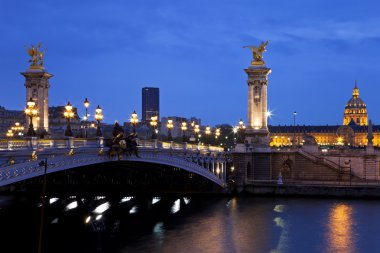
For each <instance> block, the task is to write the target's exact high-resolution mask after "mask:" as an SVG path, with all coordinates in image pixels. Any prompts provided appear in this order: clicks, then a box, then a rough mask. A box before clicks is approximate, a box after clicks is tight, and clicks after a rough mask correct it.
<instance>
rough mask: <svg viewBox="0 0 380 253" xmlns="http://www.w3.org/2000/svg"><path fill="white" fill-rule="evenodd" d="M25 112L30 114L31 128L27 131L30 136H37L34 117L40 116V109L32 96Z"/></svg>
mask: <svg viewBox="0 0 380 253" xmlns="http://www.w3.org/2000/svg"><path fill="white" fill-rule="evenodd" d="M25 114H26V115H27V116H29V128H28V132H27V133H26V134H27V135H28V136H36V131H34V126H33V118H34V117H38V110H37V105H36V102H34V101H33V99H32V98H30V99H29V101H28V102H27V103H26V109H25Z"/></svg>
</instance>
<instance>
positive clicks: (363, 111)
mask: <svg viewBox="0 0 380 253" xmlns="http://www.w3.org/2000/svg"><path fill="white" fill-rule="evenodd" d="M350 122H351V125H352V124H353V123H354V124H356V125H359V126H368V115H367V107H366V105H365V103H364V101H363V100H362V99H361V98H360V97H359V89H358V86H357V84H356V82H355V87H354V91H353V92H352V98H351V99H350V100H348V102H347V104H346V107H345V109H344V116H343V125H345V126H346V125H349V124H350Z"/></svg>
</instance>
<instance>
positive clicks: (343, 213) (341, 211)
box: [327, 203, 357, 253]
mask: <svg viewBox="0 0 380 253" xmlns="http://www.w3.org/2000/svg"><path fill="white" fill-rule="evenodd" d="M352 214H353V208H352V206H351V205H347V204H341V203H340V204H336V205H334V206H332V207H331V209H330V213H329V218H328V232H327V243H328V249H329V252H345V253H349V252H357V251H356V249H355V237H354V234H353V225H354V223H353V217H352Z"/></svg>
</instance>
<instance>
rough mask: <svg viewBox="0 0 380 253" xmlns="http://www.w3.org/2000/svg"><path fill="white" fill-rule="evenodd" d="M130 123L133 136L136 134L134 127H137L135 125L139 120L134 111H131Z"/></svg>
mask: <svg viewBox="0 0 380 253" xmlns="http://www.w3.org/2000/svg"><path fill="white" fill-rule="evenodd" d="M130 121H131V124H132V127H133V130H132V131H133V133H134V134H136V125H137V123H139V119H138V117H137V113H136V111H133V113H132V116H131V120H130Z"/></svg>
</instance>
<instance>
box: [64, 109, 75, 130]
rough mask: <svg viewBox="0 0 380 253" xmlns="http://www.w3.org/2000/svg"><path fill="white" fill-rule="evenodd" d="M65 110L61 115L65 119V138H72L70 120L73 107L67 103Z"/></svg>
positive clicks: (72, 115) (72, 114) (72, 116)
mask: <svg viewBox="0 0 380 253" xmlns="http://www.w3.org/2000/svg"><path fill="white" fill-rule="evenodd" d="M65 109H66V111H65V112H64V113H63V115H64V116H65V118H66V119H67V127H66V131H65V136H73V131H71V125H70V120H71V119H72V118H74V112H73V106H72V105H71V104H70V102H67V105H66V106H65Z"/></svg>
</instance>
